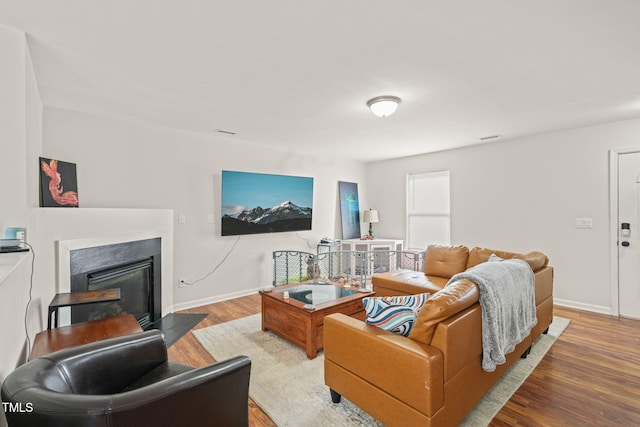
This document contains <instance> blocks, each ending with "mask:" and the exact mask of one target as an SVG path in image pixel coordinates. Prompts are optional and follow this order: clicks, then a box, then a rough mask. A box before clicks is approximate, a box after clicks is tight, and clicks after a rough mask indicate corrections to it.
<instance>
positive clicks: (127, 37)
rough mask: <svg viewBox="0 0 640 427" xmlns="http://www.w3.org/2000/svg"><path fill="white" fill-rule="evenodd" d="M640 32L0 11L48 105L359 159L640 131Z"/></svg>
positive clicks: (639, 11)
mask: <svg viewBox="0 0 640 427" xmlns="http://www.w3.org/2000/svg"><path fill="white" fill-rule="evenodd" d="M638 22H640V1H638V0H616V1H603V0H536V1H533V0H528V1H527V0H521V1H513V0H483V1H477V0H449V1H446V0H403V1H388V0H349V1H344V0H323V1H301V0H297V1H296V0H288V1H285V0H271V1H259V0H253V1H246V0H244V1H242V0H240V1H220V0H185V1H180V2H178V1H170V0H136V1H131V0H109V1H106V0H105V1H101V2H95V1H86V0H56V1H51V0H4V1H2V2H1V3H0V24H5V25H7V26H10V27H13V28H16V29H19V30H22V31H24V32H25V33H26V34H27V39H28V42H29V49H30V53H31V56H32V59H33V63H34V68H35V74H36V78H37V81H38V86H39V89H40V95H41V98H42V102H43V103H44V105H45V106H47V107H53V108H62V109H68V110H73V111H80V112H87V113H90V114H97V115H103V116H107V117H113V118H118V119H124V120H135V121H143V122H150V123H154V124H158V125H161V126H168V127H172V128H179V129H185V130H189V131H194V132H198V133H203V134H208V135H215V137H214V138H211V143H212V144H215V143H219V141H221V140H225V141H229V140H230V141H242V142H249V143H253V144H264V145H268V146H272V147H281V148H282V149H285V150H295V151H304V152H307V153H309V154H312V155H316V154H317V155H323V156H331V157H334V158H349V159H355V160H360V161H366V162H368V161H375V160H380V159H386V158H393V157H402V156H409V155H414V154H419V153H428V152H434V151H440V150H446V149H451V148H455V147H461V146H466V145H472V144H479V143H482V141H481V140H480V138H482V137H486V136H491V135H502V137H501V138H500V139H502V140H508V139H513V138H517V137H522V136H526V135H531V134H537V133H542V132H546V131H553V130H559V129H566V128H572V127H577V126H584V125H590V124H596V123H604V122H609V121H615V120H623V119H628V118H634V117H640V25H638ZM386 94H390V95H396V96H399V97H400V98H402V103H401V104H400V107H399V108H398V110H397V112H396V113H395V114H394V115H393V116H390V117H386V118H378V117H375V116H374V115H373V114H371V112H370V111H368V109H367V106H366V101H367V100H368V99H370V98H372V97H375V96H378V95H386ZM216 130H224V131H229V132H235V133H236V135H234V136H231V135H228V134H225V133H220V132H217V131H216ZM177 143H180V141H177Z"/></svg>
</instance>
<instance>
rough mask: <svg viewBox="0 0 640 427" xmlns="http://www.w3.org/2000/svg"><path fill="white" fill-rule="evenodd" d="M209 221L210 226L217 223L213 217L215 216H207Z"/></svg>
mask: <svg viewBox="0 0 640 427" xmlns="http://www.w3.org/2000/svg"><path fill="white" fill-rule="evenodd" d="M207 221H208V222H209V224H213V223H214V222H215V217H214V216H213V214H209V216H207Z"/></svg>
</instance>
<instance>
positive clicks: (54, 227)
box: [28, 208, 173, 324]
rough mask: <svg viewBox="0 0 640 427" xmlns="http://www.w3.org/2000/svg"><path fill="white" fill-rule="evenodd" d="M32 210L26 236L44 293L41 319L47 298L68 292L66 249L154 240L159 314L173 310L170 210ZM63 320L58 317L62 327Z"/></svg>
mask: <svg viewBox="0 0 640 427" xmlns="http://www.w3.org/2000/svg"><path fill="white" fill-rule="evenodd" d="M33 211H34V212H33V215H32V224H31V229H30V230H29V231H28V233H29V234H28V236H29V237H30V243H31V245H32V246H33V247H34V249H35V253H36V268H35V272H34V280H35V281H37V283H38V287H39V288H40V289H41V292H42V294H43V296H42V299H41V301H40V310H42V316H43V318H44V319H46V313H47V311H46V310H47V307H48V304H49V301H51V298H53V296H54V295H55V294H56V293H61V292H70V279H69V276H70V270H69V265H70V264H69V256H70V251H71V250H74V249H81V248H86V247H94V246H103V245H109V244H114V243H123V242H128V241H136V240H144V239H149V238H156V237H160V238H161V241H162V315H163V316H164V315H165V314H168V313H170V312H171V311H172V310H173V285H172V284H173V210H171V209H100V208H98V209H91V208H39V209H34V210H33ZM34 239H35V240H34ZM67 316H68V315H66V314H64V313H60V320H61V322H63V323H62V324H64V322H65V320H66V319H65V318H66V317H67Z"/></svg>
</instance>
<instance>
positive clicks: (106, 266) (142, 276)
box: [70, 238, 162, 329]
mask: <svg viewBox="0 0 640 427" xmlns="http://www.w3.org/2000/svg"><path fill="white" fill-rule="evenodd" d="M70 269H71V292H87V291H97V290H104V289H113V288H119V289H120V294H121V299H120V300H119V301H113V302H108V303H100V304H91V305H82V306H75V307H72V309H71V323H79V322H85V321H88V320H96V319H101V318H105V317H110V316H117V315H119V314H124V313H129V314H133V315H134V316H135V317H136V319H137V320H138V323H139V324H140V326H141V327H142V328H143V329H148V328H149V327H151V326H152V325H153V323H154V322H156V321H157V320H159V319H160V318H161V317H162V314H161V311H162V308H161V307H162V304H161V274H160V272H161V239H160V238H153V239H145V240H137V241H131V242H123V243H116V244H111V245H104V246H95V247H89V248H82V249H76V250H72V251H71V252H70Z"/></svg>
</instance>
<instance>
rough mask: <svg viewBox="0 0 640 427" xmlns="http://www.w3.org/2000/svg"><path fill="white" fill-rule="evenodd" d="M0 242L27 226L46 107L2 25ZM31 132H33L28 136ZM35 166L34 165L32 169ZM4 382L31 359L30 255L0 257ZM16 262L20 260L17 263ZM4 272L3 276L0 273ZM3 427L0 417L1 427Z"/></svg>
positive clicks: (26, 60)
mask: <svg viewBox="0 0 640 427" xmlns="http://www.w3.org/2000/svg"><path fill="white" fill-rule="evenodd" d="M0 57H1V58H2V61H1V62H0V160H2V167H0V182H2V200H3V201H2V204H0V237H4V232H5V229H6V227H20V226H23V227H25V226H27V225H28V223H29V214H28V212H29V211H28V207H29V205H30V204H31V203H32V197H33V193H30V192H29V191H28V190H27V187H28V185H29V184H28V183H29V182H30V178H29V177H28V175H29V172H28V170H29V164H30V161H31V157H32V153H35V152H37V151H38V150H39V145H40V144H41V138H40V135H41V133H40V129H39V126H40V124H41V119H40V118H41V116H42V104H41V102H40V99H39V96H38V95H37V93H38V90H37V86H36V81H35V76H34V73H33V66H32V64H31V58H30V56H29V55H28V50H27V45H26V38H25V34H24V33H23V32H21V31H17V30H14V29H11V28H8V27H5V26H2V25H0ZM27 128H29V129H31V131H32V132H28V131H27ZM34 167H35V164H34ZM0 256H2V257H3V259H2V263H1V264H3V267H2V268H0V273H2V274H0V324H1V325H2V328H0V345H1V346H2V351H1V352H0V382H1V381H2V380H3V379H4V378H5V377H6V375H7V374H8V373H9V372H11V371H12V370H13V369H14V368H15V367H16V366H17V365H19V364H20V363H22V362H24V360H25V358H26V354H27V348H26V345H25V344H26V333H25V329H24V316H25V311H26V305H27V301H28V295H29V276H30V271H31V263H30V254H27V255H23V256H14V255H7V254H0ZM14 260H16V261H15V262H14ZM1 270H4V271H1ZM2 425H5V420H4V415H2V413H0V426H2Z"/></svg>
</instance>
